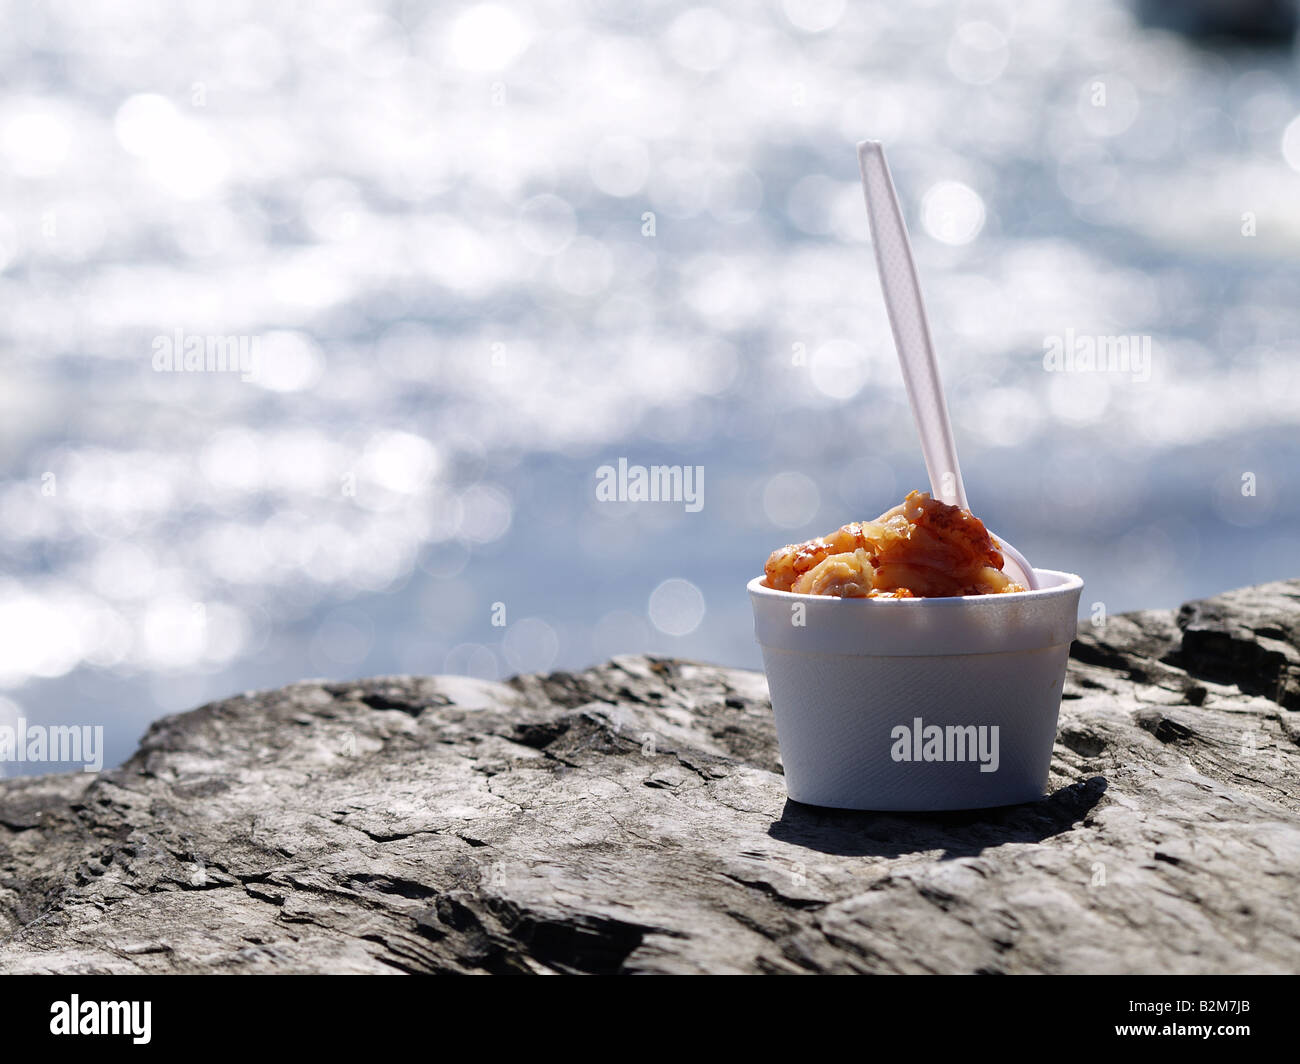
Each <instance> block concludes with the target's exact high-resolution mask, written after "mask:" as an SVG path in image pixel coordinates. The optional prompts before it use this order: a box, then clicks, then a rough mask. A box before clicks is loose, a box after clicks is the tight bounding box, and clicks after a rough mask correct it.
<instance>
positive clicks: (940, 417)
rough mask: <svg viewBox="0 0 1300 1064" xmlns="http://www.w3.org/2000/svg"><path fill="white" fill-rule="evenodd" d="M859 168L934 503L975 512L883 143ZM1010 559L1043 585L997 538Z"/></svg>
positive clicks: (873, 144)
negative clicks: (968, 495) (963, 482)
mask: <svg viewBox="0 0 1300 1064" xmlns="http://www.w3.org/2000/svg"><path fill="white" fill-rule="evenodd" d="M858 163H859V165H860V166H861V168H862V189H863V191H864V192H865V193H866V198H867V217H868V218H869V219H870V221H871V239H872V243H873V245H874V246H875V249H876V264H877V266H878V267H879V272H880V287H881V289H882V290H883V292H884V294H885V307H886V308H887V310H888V311H889V324H890V327H891V328H892V329H893V331H894V346H895V347H897V348H898V362H899V365H901V366H902V368H903V380H904V381H906V382H907V396H908V399H909V400H911V404H912V417H913V419H914V420H915V421H916V429H917V432H918V433H919V434H920V437H921V453H922V454H924V456H925V469H926V472H927V473H929V475H930V490H931V492H932V493H933V495H934V498H936V499H938V500H940V501H941V502H945V503H947V504H948V505H950V506H960V507H961V508H962V509H963V510H969V509H970V504H969V503H967V501H966V488H965V485H963V484H962V479H961V466H960V465H959V464H958V462H957V444H956V443H955V442H954V440H953V436H952V422H951V421H950V420H949V419H948V403H947V401H946V400H945V399H944V394H943V381H942V380H941V379H940V377H939V364H938V362H937V361H936V360H935V357H934V345H933V344H932V343H931V341H930V323H929V321H928V320H927V318H926V315H925V302H924V301H923V300H922V298H921V285H920V282H919V281H918V280H917V277H916V263H915V262H914V261H913V259H912V245H911V242H910V241H909V240H908V238H907V226H906V225H905V224H904V222H903V212H902V210H901V209H900V208H899V206H898V194H897V193H896V192H895V191H894V181H893V178H891V177H890V175H889V164H888V163H886V162H885V151H884V149H883V148H882V147H881V145H880V142H879V141H874V140H864V141H862V143H861V144H859V145H858ZM994 538H995V539H996V540H997V541H998V545H999V546H1000V547H1001V549H1002V553H1003V555H1004V557H1005V559H1006V564H1005V566H1004V569H1003V571H1004V572H1006V574H1007V576H1009V577H1010V578H1011V579H1012V580H1015V581H1017V582H1018V583H1021V584H1023V585H1024V586H1025V587H1027V588H1029V589H1030V590H1031V591H1032V590H1034V588H1036V587H1037V586H1038V584H1037V582H1036V581H1035V579H1034V569H1033V566H1031V565H1030V564H1029V562H1027V561H1026V560H1025V556H1024V555H1023V554H1021V553H1020V552H1019V551H1018V550H1016V548H1015V547H1013V546H1012V545H1011V544H1010V543H1008V542H1007V541H1006V540H1004V539H1003V538H1002V537H1001V536H995V537H994Z"/></svg>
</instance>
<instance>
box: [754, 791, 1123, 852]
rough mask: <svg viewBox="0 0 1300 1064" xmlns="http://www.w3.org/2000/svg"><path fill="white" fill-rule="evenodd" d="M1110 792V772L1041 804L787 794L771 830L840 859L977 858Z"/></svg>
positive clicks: (1061, 827)
mask: <svg viewBox="0 0 1300 1064" xmlns="http://www.w3.org/2000/svg"><path fill="white" fill-rule="evenodd" d="M1105 792H1106V780H1105V778H1104V777H1102V776H1093V777H1092V778H1091V779H1087V780H1081V781H1080V782H1078V783H1072V784H1070V786H1068V787H1062V788H1061V789H1060V790H1058V791H1055V792H1054V793H1052V794H1051V795H1049V796H1048V797H1046V798H1043V799H1041V800H1040V801H1037V802H1028V803H1026V804H1024V805H1009V806H1003V807H1002V808H999V809H974V810H969V811H960V812H948V813H866V812H857V811H855V810H851V809H827V808H823V807H821V806H815V805H803V804H801V803H799V802H796V801H793V800H792V799H787V800H786V803H785V808H784V809H783V810H782V811H781V819H780V820H777V821H776V822H775V823H773V824H772V826H771V827H770V828H768V834H769V835H771V836H772V837H773V838H774V839H779V840H780V841H782V842H788V843H790V844H791V845H794V846H803V847H806V848H807V849H809V850H816V851H817V852H818V853H831V854H838V855H839V856H842V857H899V856H901V855H903V854H907V853H925V852H929V851H933V850H942V851H943V855H942V858H941V859H943V860H949V859H951V858H954V857H974V856H977V855H978V854H981V853H983V852H984V851H985V850H988V849H993V848H995V847H998V846H1003V845H1005V844H1006V843H1009V842H1042V841H1043V840H1044V839H1047V838H1051V837H1052V836H1053V835H1059V834H1061V833H1062V832H1065V831H1069V830H1070V829H1071V828H1072V827H1073V826H1074V825H1075V824H1077V823H1078V822H1079V821H1080V820H1082V819H1083V818H1084V817H1085V816H1087V814H1088V812H1089V811H1090V810H1091V809H1092V808H1093V807H1094V806H1095V805H1096V804H1097V803H1098V802H1099V801H1101V796H1102V795H1103V794H1105Z"/></svg>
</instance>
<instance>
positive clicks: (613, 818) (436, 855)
mask: <svg viewBox="0 0 1300 1064" xmlns="http://www.w3.org/2000/svg"><path fill="white" fill-rule="evenodd" d="M1298 644H1300V581H1290V582H1286V583H1278V584H1270V585H1265V586H1262V587H1256V588H1248V589H1244V590H1241V591H1235V592H1231V593H1228V594H1225V595H1221V596H1218V597H1216V598H1213V599H1209V600H1206V601H1203V602H1196V603H1191V604H1189V605H1187V606H1184V607H1183V608H1182V609H1181V610H1179V611H1177V612H1174V613H1171V612H1157V611H1148V612H1141V613H1135V614H1127V615H1123V616H1118V617H1114V618H1111V619H1110V620H1109V622H1108V623H1107V624H1105V626H1104V627H1103V628H1102V629H1100V630H1094V629H1093V628H1092V626H1091V625H1088V624H1085V625H1084V626H1083V630H1082V631H1081V634H1080V638H1079V641H1078V642H1077V643H1076V644H1075V648H1074V652H1073V658H1072V660H1071V664H1070V674H1069V679H1068V681H1067V684H1066V690H1065V699H1064V701H1063V704H1062V709H1061V725H1060V732H1059V736H1058V742H1057V745H1056V750H1055V755H1054V758H1053V763H1052V775H1051V783H1050V791H1051V793H1050V795H1049V796H1048V797H1045V798H1044V799H1043V800H1041V801H1039V802H1037V803H1034V804H1030V805H1024V806H1017V807H1013V808H1007V809H1001V810H995V811H985V812H973V813H957V814H954V813H945V814H930V815H921V814H911V815H903V814H871V813H850V812H836V811H828V810H821V809H815V808H810V807H805V806H800V805H797V804H795V803H792V802H790V801H788V800H787V798H786V796H785V791H784V787H783V785H782V778H781V770H780V762H779V757H778V751H777V745H776V736H775V732H774V729H773V725H772V720H771V711H770V708H769V706H768V704H767V702H766V685H765V683H764V681H763V677H762V676H761V675H760V674H756V673H752V672H746V671H740V670H733V669H723V668H714V667H711V666H707V665H697V664H690V663H687V662H682V661H668V660H655V659H650V658H640V657H635V658H620V659H616V660H615V661H613V662H611V663H609V664H606V665H602V666H600V667H598V668H594V669H591V670H589V671H587V672H583V673H580V674H576V675H575V674H567V673H556V674H553V675H550V676H528V677H522V678H519V679H515V680H512V681H510V682H509V683H500V684H499V683H487V682H479V681H475V680H469V679H464V678H456V677H437V678H424V677H399V678H386V679H375V680H365V681H358V682H356V683H342V684H334V683H329V684H324V683H301V684H295V685H294V686H292V687H288V688H284V689H282V690H277V691H268V692H263V693H258V694H250V695H245V696H242V697H239V698H232V699H229V700H227V701H224V702H219V703H214V704H212V705H208V706H204V707H202V708H201V709H197V710H194V711H193V712H191V713H186V714H183V715H180V716H175V717H169V718H166V719H163V720H160V721H158V722H157V723H156V724H154V725H153V726H152V727H151V728H150V730H149V732H148V734H147V735H146V736H145V738H144V741H143V742H142V744H141V747H140V749H139V751H138V752H137V753H136V754H135V756H134V757H132V758H131V760H130V761H128V762H127V763H126V764H125V765H124V766H123V767H121V768H120V769H117V770H115V771H111V772H105V773H103V774H101V775H99V776H97V777H88V776H84V775H60V776H44V777H35V778H25V779H16V780H9V781H5V782H3V783H0V971H4V972H593V973H606V972H1295V971H1298V970H1300V906H1297V905H1296V904H1295V900H1294V898H1295V891H1296V883H1297V882H1298V881H1300V826H1298V824H1297V815H1298V814H1300V800H1297V797H1296V796H1297V794H1300V750H1298V749H1297V741H1298V740H1300V652H1298V651H1297V649H1296V648H1297V645H1298Z"/></svg>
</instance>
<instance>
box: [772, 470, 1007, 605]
mask: <svg viewBox="0 0 1300 1064" xmlns="http://www.w3.org/2000/svg"><path fill="white" fill-rule="evenodd" d="M1002 567H1003V557H1002V552H1001V551H1000V549H999V545H998V541H997V540H996V539H994V538H993V537H992V536H991V535H989V532H988V529H986V528H985V527H984V523H983V522H982V521H980V519H979V518H978V517H976V516H975V515H974V514H972V513H970V511H968V510H963V509H962V508H961V507H959V506H949V505H947V504H946V503H942V502H939V501H938V500H937V499H932V498H931V497H930V496H929V495H928V494H926V493H924V492H919V491H913V492H910V493H909V494H908V496H907V498H905V499H904V500H903V501H902V502H901V503H899V504H898V505H897V506H895V507H893V508H892V509H889V510H886V511H885V512H884V513H883V514H881V515H880V516H879V517H877V518H876V519H875V520H874V521H854V522H851V523H849V524H846V525H844V526H843V527H841V528H839V529H837V530H836V531H834V532H832V533H830V534H829V535H825V536H818V537H816V538H815V539H810V540H807V541H806V542H804V543H793V544H790V545H789V546H786V547H782V548H780V549H779V550H775V551H773V552H772V554H771V556H770V557H769V558H768V559H767V565H766V566H765V570H764V572H765V575H764V580H763V584H764V586H765V587H770V588H772V589H773V590H775V591H792V592H794V593H795V594H798V595H833V596H835V597H837V598H946V597H951V596H957V595H997V594H1003V593H1005V592H1009V591H1024V590H1026V589H1025V587H1024V586H1022V585H1021V584H1018V583H1016V582H1015V581H1013V580H1012V579H1011V578H1010V577H1008V576H1007V575H1006V573H1004V572H1003V571H1002Z"/></svg>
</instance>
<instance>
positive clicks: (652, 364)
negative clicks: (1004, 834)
mask: <svg viewBox="0 0 1300 1064" xmlns="http://www.w3.org/2000/svg"><path fill="white" fill-rule="evenodd" d="M0 24H2V25H3V27H4V33H3V34H2V35H0V49H2V50H3V53H4V55H3V66H2V69H3V70H4V71H5V75H4V84H3V90H2V92H0V163H3V166H0V186H2V187H3V200H2V201H0V305H3V307H4V308H5V310H6V313H5V314H4V315H3V316H0V366H2V367H3V377H4V384H3V388H0V453H2V454H3V459H4V461H3V465H2V466H0V475H2V478H3V479H0V557H2V559H3V562H2V568H0V692H2V695H0V724H5V723H10V724H12V723H13V722H14V721H16V720H17V719H18V718H23V719H26V720H27V721H28V722H29V724H47V725H48V724H60V723H62V724H78V725H88V726H95V725H102V726H103V727H104V729H105V735H106V757H105V760H106V764H109V765H111V764H115V763H117V762H120V761H121V760H122V759H123V758H125V757H126V756H128V755H129V754H130V752H131V751H132V750H133V749H134V748H135V745H136V743H137V741H138V739H139V736H140V735H141V734H142V732H143V731H144V729H145V727H146V726H147V725H148V723H149V722H150V721H151V720H153V719H155V718H157V717H158V716H160V715H162V714H165V713H172V712H176V711H181V710H185V709H189V708H192V707H194V706H196V705H199V704H201V703H203V702H206V701H209V700H212V699H216V698H221V697H224V696H228V695H231V694H234V693H237V692H240V691H244V690H248V689H253V688H261V687H272V686H279V685H281V684H285V683H289V682H292V681H296V680H300V679H304V678H309V677H329V678H335V679H345V678H350V677H357V676H365V675H375V674H385V673H439V672H456V673H468V674H471V675H476V676H481V677H486V678H503V677H506V676H508V675H511V674H514V673H517V672H531V671H538V670H547V669H553V668H566V669H576V668H581V667H583V666H587V665H590V664H592V663H595V662H598V661H602V660H605V659H607V658H609V657H610V656H611V655H614V654H618V653H631V652H652V653H656V654H670V655H679V656H683V657H689V658H693V659H698V660H706V661H711V662H719V663H725V664H731V665H738V666H752V667H756V666H757V665H758V664H759V658H758V653H757V648H756V647H755V645H754V643H753V630H752V624H751V618H750V612H749V604H748V601H747V598H746V595H745V591H744V586H745V583H746V581H747V580H748V579H749V578H750V577H751V576H753V575H755V574H756V573H757V572H758V571H759V570H760V568H761V565H762V562H763V560H764V559H765V557H766V555H767V553H768V552H769V551H770V550H771V549H772V548H773V547H775V546H778V545H780V544H783V543H786V542H790V541H793V540H796V539H802V538H806V537H808V536H810V535H814V534H819V533H822V532H826V531H828V530H830V529H832V528H834V527H836V526H838V525H840V524H841V523H843V522H845V521H847V520H852V519H860V518H866V517H872V516H875V515H876V514H877V513H879V512H880V511H882V510H884V509H886V508H887V507H888V506H890V505H892V504H893V503H895V502H896V501H898V500H899V499H900V498H901V497H902V495H903V494H904V493H905V492H906V491H907V490H909V489H912V488H922V489H924V488H925V487H926V480H925V470H924V467H923V464H922V462H921V458H920V454H919V449H918V444H917V441H916V436H915V432H914V430H913V428H912V425H911V418H910V413H909V410H908V407H907V402H906V395H905V393H904V391H903V387H902V383H901V380H900V377H899V373H898V370H897V366H896V362H895V356H894V351H893V346H892V340H891V338H890V335H889V330H888V324H887V320H886V317H885V313H884V308H883V304H882V301H881V297H880V294H879V288H878V284H877V280H876V275H875V266H874V260H873V258H872V254H871V249H870V245H869V243H868V234H867V228H866V220H865V214H864V210H863V205H862V196H861V190H860V187H859V184H858V178H857V169H856V166H857V163H856V157H855V152H854V144H855V142H856V141H858V140H860V139H863V138H868V137H869V138H873V139H879V140H881V141H883V142H884V143H885V145H886V149H887V151H888V156H889V160H890V162H891V165H892V168H893V171H894V177H895V181H896V183H897V185H898V188H899V192H900V197H901V200H902V203H903V205H904V209H905V211H906V213H907V217H908V221H909V225H910V227H911V231H912V235H913V241H914V243H915V249H916V256H917V260H918V268H919V271H920V274H921V278H922V283H923V286H924V289H925V292H926V296H927V300H928V305H929V310H930V313H931V317H932V320H933V327H934V339H935V343H936V347H937V350H938V352H939V357H940V360H941V364H942V367H943V372H944V376H945V383H946V386H947V390H948V396H949V406H950V409H951V411H952V415H953V418H954V421H955V425H956V432H957V439H958V445H959V448H960V452H961V457H962V465H963V472H964V475H965V480H966V485H967V490H968V493H969V497H970V500H971V504H972V506H973V508H974V509H975V511H976V512H977V513H978V514H979V515H980V516H982V517H983V518H984V519H985V520H986V521H987V523H988V524H989V526H990V527H991V528H993V529H994V530H995V531H997V532H999V533H1001V534H1003V535H1005V536H1006V537H1007V538H1008V539H1009V540H1011V541H1012V542H1013V543H1015V544H1016V545H1017V546H1018V547H1019V548H1020V549H1021V550H1022V551H1023V552H1024V553H1025V554H1026V555H1027V556H1028V557H1029V558H1030V559H1031V560H1033V561H1034V562H1036V563H1037V564H1039V565H1042V566H1046V567H1052V568H1060V569H1066V570H1070V571H1074V572H1077V573H1080V574H1082V575H1083V577H1084V578H1085V580H1086V588H1085V591H1084V597H1083V603H1082V607H1083V609H1082V613H1083V616H1085V617H1094V616H1098V617H1099V616H1101V615H1102V614H1103V613H1104V614H1105V615H1113V614H1114V613H1116V612H1119V611H1123V610H1131V609H1139V608H1155V607H1173V606H1177V605H1178V604H1179V603H1181V602H1183V601H1185V600H1188V599H1191V598H1195V597H1198V596H1206V595H1210V594H1213V593H1215V592H1218V591H1222V590H1225V589H1228V588H1232V587H1237V586H1241V585H1246V584H1250V583H1254V582H1259V581H1265V580H1273V579H1281V578H1286V577H1294V576H1297V575H1300V573H1298V570H1300V537H1298V535H1297V531H1296V529H1297V519H1298V518H1300V496H1298V495H1297V490H1296V489H1297V476H1298V475H1300V473H1298V471H1297V470H1298V466H1300V462H1298V461H1297V459H1300V446H1298V436H1297V427H1298V426H1300V362H1298V360H1297V353H1298V352H1300V268H1298V267H1297V263H1296V248H1297V246H1300V69H1298V67H1297V60H1296V55H1295V53H1294V52H1293V51H1292V50H1291V49H1290V48H1287V47H1270V48H1260V47H1244V46H1225V45H1221V44H1215V45H1212V46H1207V45H1204V44H1198V43H1195V42H1192V41H1189V40H1187V39H1185V38H1183V37H1181V36H1179V35H1176V34H1174V33H1171V32H1168V31H1165V30H1157V29H1151V28H1146V27H1143V26H1140V25H1139V24H1138V22H1137V21H1136V19H1135V17H1134V15H1133V13H1132V11H1131V10H1130V9H1129V8H1128V7H1127V6H1125V5H1122V4H1115V3H1108V2H1099V3H1091V4H1070V3H1065V2H1064V0H1054V2H1043V3H1034V4H1026V5H1022V4H1016V3H1010V2H1005V3H1003V2H974V3H939V2H933V3H906V2H900V3H890V4H884V3H863V4H848V3H845V2H841V0H784V2H781V0H772V2H766V3H716V4H713V5H712V6H706V7H691V6H689V5H687V4H684V3H680V2H644V3H637V4H617V3H613V2H609V0H550V2H541V3H528V4H523V3H519V4H469V5H464V6H462V5H455V4H452V5H442V4H438V5H417V4H413V3H394V4H381V3H363V2H351V0H331V2H329V3H300V4H275V5H263V4H253V3H241V2H222V3H217V2H215V0H204V2H199V3H163V2H161V0H159V2H146V3H117V4H113V5H103V6H101V5H81V4H73V3H71V2H53V3H47V4H43V5H28V4H7V5H4V6H3V7H2V8H0ZM177 330H181V331H182V336H198V337H207V336H222V337H236V338H239V337H242V338H244V340H245V342H247V343H251V342H254V341H255V343H256V349H257V352H258V361H257V372H256V373H255V374H254V375H253V379H251V380H244V379H242V376H241V374H239V373H237V372H224V373H223V372H159V371H158V370H157V369H156V368H155V352H156V350H158V344H159V342H160V341H159V340H158V338H159V337H163V338H173V337H175V335H176V331H177ZM1067 333H1068V334H1069V335H1073V336H1076V337H1077V336H1085V337H1109V336H1133V337H1137V338H1139V342H1149V343H1150V349H1151V365H1150V376H1149V379H1146V380H1141V379H1137V377H1138V376H1140V375H1139V374H1134V373H1081V372H1076V373H1062V372H1048V371H1047V370H1046V369H1045V368H1044V361H1043V359H1044V351H1045V347H1046V346H1047V345H1048V344H1050V342H1051V338H1052V337H1065V336H1066V335H1067ZM1143 337H1145V338H1148V339H1147V340H1146V341H1142V340H1141V339H1140V338H1143ZM161 342H162V343H164V344H165V343H166V341H165V340H164V341H161ZM619 458H625V459H626V460H627V461H628V462H629V463H631V464H642V465H652V464H680V465H689V466H700V467H702V469H703V507H702V509H700V510H699V512H687V509H686V507H685V506H684V505H683V504H680V503H609V502H599V501H597V498H596V492H595V487H596V482H597V470H598V469H599V467H601V466H602V465H605V464H616V463H617V461H618V459H619ZM494 621H495V622H503V623H494ZM64 767H67V766H60V765H51V764H38V765H32V764H8V765H0V773H4V774H17V773H24V772H33V771H49V770H54V769H59V768H64Z"/></svg>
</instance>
